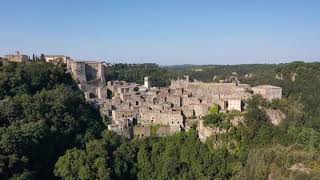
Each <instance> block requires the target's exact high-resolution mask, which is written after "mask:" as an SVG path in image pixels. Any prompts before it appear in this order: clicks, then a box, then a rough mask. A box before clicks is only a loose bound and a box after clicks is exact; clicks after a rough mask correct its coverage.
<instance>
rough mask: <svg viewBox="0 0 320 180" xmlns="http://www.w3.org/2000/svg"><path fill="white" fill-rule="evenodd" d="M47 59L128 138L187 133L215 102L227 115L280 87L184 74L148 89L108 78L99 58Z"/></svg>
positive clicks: (147, 82) (273, 95)
mask: <svg viewBox="0 0 320 180" xmlns="http://www.w3.org/2000/svg"><path fill="white" fill-rule="evenodd" d="M25 58H26V57H25V56H24V55H21V54H16V55H8V56H5V57H4V59H6V60H8V61H15V62H25V61H27V60H26V59H25ZM45 60H46V61H47V62H50V63H64V64H66V67H67V70H68V71H69V72H70V73H71V75H72V77H73V78H74V79H75V80H76V81H77V83H78V86H79V88H80V90H82V91H83V92H84V94H85V98H86V100H87V101H88V102H90V103H91V104H92V105H94V107H96V108H98V109H99V111H100V112H101V114H102V116H103V117H105V118H108V119H110V120H111V123H110V124H108V129H109V130H112V131H115V132H117V133H118V134H121V135H124V136H126V137H128V138H132V137H148V136H151V135H155V136H158V137H162V136H167V135H170V134H173V133H175V132H180V131H187V130H188V129H190V128H191V126H192V124H193V123H197V124H199V127H200V128H201V127H202V126H203V124H202V120H201V118H202V117H204V116H205V115H207V114H208V111H209V109H210V107H211V106H212V105H214V104H217V105H219V107H220V112H224V113H228V112H230V111H243V110H245V109H246V104H245V102H246V100H247V99H249V98H251V97H252V96H253V95H254V94H259V95H261V96H262V97H263V98H265V99H267V100H269V101H271V100H273V99H281V97H282V88H281V87H276V86H271V85H261V86H256V87H250V85H248V84H240V83H204V82H199V81H194V82H191V81H190V80H189V77H188V76H185V77H184V78H183V79H177V80H171V85H170V86H169V87H152V85H151V81H152V79H150V78H149V77H145V78H144V84H136V83H130V82H125V81H109V82H106V81H105V71H106V70H107V69H106V68H107V67H108V65H107V64H105V63H103V62H98V61H97V62H95V61H75V60H73V59H71V58H69V57H67V56H61V55H46V56H45ZM271 113H272V112H271ZM199 127H198V128H199ZM205 131H207V129H200V130H199V137H200V136H201V135H203V136H205V135H206V134H208V132H205ZM211 131H213V130H211ZM201 133H204V134H201ZM209 134H210V132H209Z"/></svg>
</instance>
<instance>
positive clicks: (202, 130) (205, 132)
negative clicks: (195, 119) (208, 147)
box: [197, 120, 227, 142]
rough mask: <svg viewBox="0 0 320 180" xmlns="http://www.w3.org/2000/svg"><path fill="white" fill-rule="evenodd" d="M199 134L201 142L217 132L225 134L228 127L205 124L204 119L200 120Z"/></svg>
mask: <svg viewBox="0 0 320 180" xmlns="http://www.w3.org/2000/svg"><path fill="white" fill-rule="evenodd" d="M197 129H198V136H199V139H200V141H201V142H205V141H206V140H207V138H208V137H210V136H212V135H216V134H223V133H226V132H227V130H226V129H222V128H219V127H207V126H205V125H204V124H203V120H200V121H199V126H198V128H197Z"/></svg>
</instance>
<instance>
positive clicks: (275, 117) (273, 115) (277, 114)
mask: <svg viewBox="0 0 320 180" xmlns="http://www.w3.org/2000/svg"><path fill="white" fill-rule="evenodd" d="M264 111H265V112H266V115H267V116H268V118H269V119H270V121H271V123H272V124H274V125H276V126H278V125H279V124H280V123H281V122H282V121H283V120H284V119H285V118H286V115H285V114H284V113H283V112H281V111H280V110H274V109H264Z"/></svg>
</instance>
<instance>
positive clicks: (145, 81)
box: [144, 76, 151, 89]
mask: <svg viewBox="0 0 320 180" xmlns="http://www.w3.org/2000/svg"><path fill="white" fill-rule="evenodd" d="M144 87H145V88H147V89H149V88H150V87H151V83H150V78H149V77H148V76H146V77H144Z"/></svg>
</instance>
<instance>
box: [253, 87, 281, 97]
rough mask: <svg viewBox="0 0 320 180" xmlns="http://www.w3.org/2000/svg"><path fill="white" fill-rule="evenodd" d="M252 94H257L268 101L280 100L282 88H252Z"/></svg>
mask: <svg viewBox="0 0 320 180" xmlns="http://www.w3.org/2000/svg"><path fill="white" fill-rule="evenodd" d="M252 91H253V94H259V95H261V96H262V97H263V98H265V99H267V100H268V101H272V100H273V99H281V98H282V88H281V87H277V86H271V85H261V86H255V87H252Z"/></svg>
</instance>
